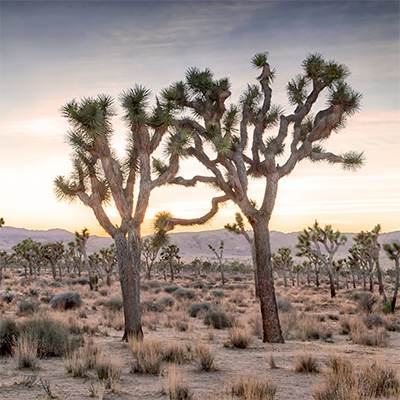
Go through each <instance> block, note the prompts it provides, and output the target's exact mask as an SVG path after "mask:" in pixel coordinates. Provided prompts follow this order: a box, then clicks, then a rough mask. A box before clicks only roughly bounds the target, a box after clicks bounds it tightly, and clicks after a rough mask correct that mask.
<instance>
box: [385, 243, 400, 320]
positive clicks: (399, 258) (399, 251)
mask: <svg viewBox="0 0 400 400" xmlns="http://www.w3.org/2000/svg"><path fill="white" fill-rule="evenodd" d="M383 249H384V250H385V253H386V255H387V256H388V257H389V259H390V260H393V261H394V265H395V275H394V276H395V281H394V290H393V296H392V300H391V301H390V312H392V313H394V311H395V309H396V300H397V294H398V292H399V286H400V243H397V242H393V243H386V244H384V245H383Z"/></svg>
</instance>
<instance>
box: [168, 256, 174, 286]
mask: <svg viewBox="0 0 400 400" xmlns="http://www.w3.org/2000/svg"><path fill="white" fill-rule="evenodd" d="M169 273H170V277H171V282H174V280H175V273H174V263H173V262H172V261H170V262H169Z"/></svg>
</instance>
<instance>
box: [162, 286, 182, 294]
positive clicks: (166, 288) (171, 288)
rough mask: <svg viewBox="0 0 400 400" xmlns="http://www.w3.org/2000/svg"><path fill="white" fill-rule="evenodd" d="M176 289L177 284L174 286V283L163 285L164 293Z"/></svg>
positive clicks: (177, 287)
mask: <svg viewBox="0 0 400 400" xmlns="http://www.w3.org/2000/svg"><path fill="white" fill-rule="evenodd" d="M178 289H179V286H176V285H170V286H165V287H164V292H166V293H174V292H176V291H177V290H178Z"/></svg>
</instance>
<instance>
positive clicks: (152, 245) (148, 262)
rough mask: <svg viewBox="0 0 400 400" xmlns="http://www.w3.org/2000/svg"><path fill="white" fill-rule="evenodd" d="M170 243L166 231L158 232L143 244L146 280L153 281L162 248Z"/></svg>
mask: <svg viewBox="0 0 400 400" xmlns="http://www.w3.org/2000/svg"><path fill="white" fill-rule="evenodd" d="M167 243H168V236H167V233H166V232H165V231H164V230H157V231H156V232H155V234H154V235H153V236H151V237H149V238H147V239H145V240H143V244H142V254H143V259H144V264H145V266H146V278H147V279H151V271H152V269H153V266H154V262H155V261H156V259H157V256H158V253H159V252H160V250H161V248H162V247H163V246H165V245H166V244H167Z"/></svg>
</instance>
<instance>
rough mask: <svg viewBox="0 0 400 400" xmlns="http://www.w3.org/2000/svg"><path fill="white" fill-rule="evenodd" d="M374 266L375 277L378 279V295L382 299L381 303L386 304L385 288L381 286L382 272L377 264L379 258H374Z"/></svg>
mask: <svg viewBox="0 0 400 400" xmlns="http://www.w3.org/2000/svg"><path fill="white" fill-rule="evenodd" d="M375 266H376V276H377V278H378V285H379V294H380V295H381V296H382V297H383V302H384V303H386V301H387V297H386V293H385V288H384V286H383V279H382V270H381V266H380V263H379V258H376V260H375Z"/></svg>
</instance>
